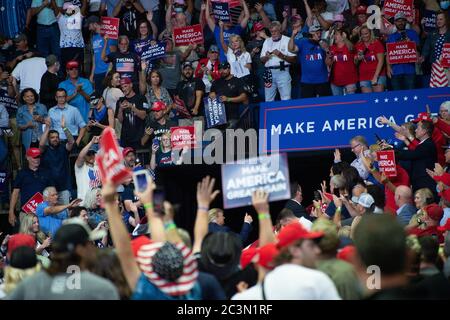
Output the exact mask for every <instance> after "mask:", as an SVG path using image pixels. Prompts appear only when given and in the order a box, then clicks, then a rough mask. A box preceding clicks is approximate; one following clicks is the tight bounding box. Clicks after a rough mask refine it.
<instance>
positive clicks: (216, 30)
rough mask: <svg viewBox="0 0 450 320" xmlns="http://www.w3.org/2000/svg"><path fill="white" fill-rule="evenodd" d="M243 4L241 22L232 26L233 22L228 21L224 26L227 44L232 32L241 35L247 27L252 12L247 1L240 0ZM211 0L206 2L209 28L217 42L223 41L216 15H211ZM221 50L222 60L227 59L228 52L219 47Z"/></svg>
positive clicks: (224, 36) (224, 37)
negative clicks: (215, 18) (215, 19)
mask: <svg viewBox="0 0 450 320" xmlns="http://www.w3.org/2000/svg"><path fill="white" fill-rule="evenodd" d="M240 2H241V5H242V7H243V9H244V16H243V18H242V20H241V22H240V23H239V24H238V25H236V26H232V24H231V22H226V23H225V24H224V26H223V39H224V42H225V44H228V42H229V39H230V36H231V35H232V34H236V35H241V34H242V33H243V31H244V29H245V28H247V23H248V19H249V18H250V12H249V10H248V6H247V3H246V2H245V1H244V0H240ZM210 7H211V0H207V2H206V7H205V9H206V11H205V15H206V22H207V23H208V26H209V29H211V31H212V32H213V33H214V38H215V39H216V44H219V43H221V42H220V28H219V26H218V25H216V22H215V21H214V17H213V16H212V15H211V11H210V10H211V9H210ZM219 52H220V62H225V61H227V58H226V52H224V51H223V49H222V48H219Z"/></svg>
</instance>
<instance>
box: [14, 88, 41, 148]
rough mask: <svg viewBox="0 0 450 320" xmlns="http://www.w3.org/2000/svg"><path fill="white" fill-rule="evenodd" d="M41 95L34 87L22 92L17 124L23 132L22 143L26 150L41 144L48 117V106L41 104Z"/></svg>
mask: <svg viewBox="0 0 450 320" xmlns="http://www.w3.org/2000/svg"><path fill="white" fill-rule="evenodd" d="M38 101H39V95H38V94H37V92H36V91H35V90H34V89H32V88H26V89H24V90H23V91H22V92H21V93H20V103H21V104H22V106H21V107H19V109H18V110H17V115H16V117H17V126H18V128H19V130H20V131H21V134H22V145H23V146H24V148H25V150H27V149H28V148H30V146H32V147H38V146H39V140H40V139H41V136H42V125H43V124H44V123H45V118H46V117H47V108H46V107H45V106H44V105H42V104H40V103H39V102H38Z"/></svg>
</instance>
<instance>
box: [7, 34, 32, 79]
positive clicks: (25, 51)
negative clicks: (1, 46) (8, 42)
mask: <svg viewBox="0 0 450 320" xmlns="http://www.w3.org/2000/svg"><path fill="white" fill-rule="evenodd" d="M14 44H15V46H16V50H14V52H12V53H11V55H10V57H9V59H10V61H9V62H8V63H7V64H6V66H7V67H8V68H9V69H11V70H13V69H14V68H15V66H16V65H17V64H18V63H19V62H21V61H23V60H24V59H27V58H31V57H33V56H35V53H34V52H33V51H31V50H30V47H29V46H28V38H27V36H26V35H25V34H19V35H17V36H16V37H15V38H14Z"/></svg>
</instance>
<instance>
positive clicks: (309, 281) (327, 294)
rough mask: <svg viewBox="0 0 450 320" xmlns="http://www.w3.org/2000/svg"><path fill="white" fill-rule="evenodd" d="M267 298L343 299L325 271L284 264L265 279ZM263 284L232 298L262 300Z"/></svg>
mask: <svg viewBox="0 0 450 320" xmlns="http://www.w3.org/2000/svg"><path fill="white" fill-rule="evenodd" d="M264 292H265V295H266V299H267V300H341V297H340V296H339V294H338V292H337V290H336V287H335V285H334V283H333V282H332V281H331V279H330V278H329V277H328V276H327V275H326V274H325V273H323V272H321V271H318V270H314V269H309V268H305V267H302V266H299V265H296V264H284V265H282V266H279V267H277V268H275V269H274V270H273V271H271V272H269V273H268V274H267V275H266V278H265V279H264ZM262 299H263V296H262V288H261V284H257V285H256V286H253V287H251V288H250V289H248V290H246V291H244V292H241V293H237V294H235V295H234V296H233V297H232V298H231V300H262Z"/></svg>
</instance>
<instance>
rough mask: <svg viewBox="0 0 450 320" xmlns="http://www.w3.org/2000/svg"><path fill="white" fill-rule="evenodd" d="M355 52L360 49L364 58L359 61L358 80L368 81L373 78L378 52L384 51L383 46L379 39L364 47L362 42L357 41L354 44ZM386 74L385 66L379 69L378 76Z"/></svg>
mask: <svg viewBox="0 0 450 320" xmlns="http://www.w3.org/2000/svg"><path fill="white" fill-rule="evenodd" d="M355 49H356V52H359V51H362V52H363V53H364V59H363V60H362V61H361V62H360V63H359V81H370V80H372V79H373V76H374V74H375V71H376V70H377V65H378V59H377V54H378V53H384V52H385V50H384V46H383V45H382V44H381V42H380V41H379V40H375V41H373V42H372V43H370V44H369V46H367V47H366V45H365V44H364V43H362V42H358V43H357V44H356V46H355ZM384 75H386V70H385V67H384V66H383V69H381V72H380V76H384Z"/></svg>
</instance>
